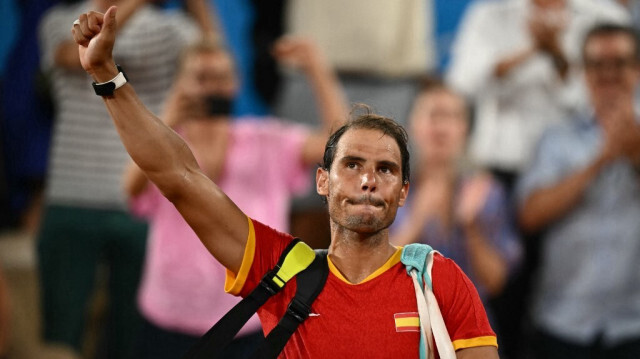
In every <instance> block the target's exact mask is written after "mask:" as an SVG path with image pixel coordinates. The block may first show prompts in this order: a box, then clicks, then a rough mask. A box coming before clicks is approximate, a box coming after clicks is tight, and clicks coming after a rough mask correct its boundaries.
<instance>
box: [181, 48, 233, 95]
mask: <svg viewBox="0 0 640 359" xmlns="http://www.w3.org/2000/svg"><path fill="white" fill-rule="evenodd" d="M181 80H182V81H184V82H183V84H184V85H185V88H186V91H188V92H189V93H191V94H192V95H195V96H219V97H224V98H229V99H232V98H234V97H235V95H236V93H237V91H238V82H237V79H236V76H235V72H234V67H233V61H232V59H231V56H230V55H229V54H227V53H226V52H224V51H215V52H201V53H192V54H190V55H189V56H187V57H186V58H185V59H184V63H183V69H182V75H181Z"/></svg>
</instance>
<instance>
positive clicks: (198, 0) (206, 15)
mask: <svg viewBox="0 0 640 359" xmlns="http://www.w3.org/2000/svg"><path fill="white" fill-rule="evenodd" d="M184 3H185V5H186V8H187V12H188V13H189V14H191V16H192V17H193V18H194V19H195V21H196V22H197V23H198V26H199V27H200V30H201V31H202V34H203V36H204V37H211V38H213V39H218V38H219V37H220V27H219V25H218V24H219V23H220V22H219V21H218V18H217V16H216V14H215V12H214V11H213V9H211V8H210V7H209V4H208V2H207V1H206V0H185V1H184Z"/></svg>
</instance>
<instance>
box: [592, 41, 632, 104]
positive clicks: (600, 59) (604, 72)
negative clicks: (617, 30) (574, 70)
mask: <svg viewBox="0 0 640 359" xmlns="http://www.w3.org/2000/svg"><path fill="white" fill-rule="evenodd" d="M634 53H635V48H634V43H633V40H632V39H631V38H630V37H629V36H628V35H626V34H607V35H596V36H594V37H592V38H590V39H589V40H588V42H587V44H586V45H585V49H584V70H585V79H586V82H587V87H588V88H589V93H590V95H591V100H592V103H593V105H594V107H595V108H596V109H598V108H599V107H601V106H608V104H614V103H618V101H620V100H624V101H632V100H633V96H634V92H635V88H636V85H637V83H638V78H639V77H638V75H639V74H640V72H639V67H638V62H637V61H636V59H635V56H634Z"/></svg>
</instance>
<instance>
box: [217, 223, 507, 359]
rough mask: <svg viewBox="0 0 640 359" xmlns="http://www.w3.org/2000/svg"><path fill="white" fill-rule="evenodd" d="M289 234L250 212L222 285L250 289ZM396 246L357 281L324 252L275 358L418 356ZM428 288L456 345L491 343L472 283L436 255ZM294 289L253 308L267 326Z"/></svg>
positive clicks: (415, 322) (409, 287)
mask: <svg viewBox="0 0 640 359" xmlns="http://www.w3.org/2000/svg"><path fill="white" fill-rule="evenodd" d="M291 240H292V237H291V236H290V235H288V234H284V233H280V232H278V231H276V230H274V229H272V228H269V227H267V226H265V225H263V224H261V223H259V222H257V221H252V220H249V238H248V242H247V246H246V248H245V253H244V258H243V262H242V265H241V267H240V270H239V272H238V275H237V276H236V275H234V274H233V273H231V272H230V271H227V274H228V276H227V283H226V284H225V289H226V290H227V291H228V292H229V293H231V294H234V295H241V296H243V297H244V296H246V295H248V294H249V293H250V292H251V291H252V290H253V289H254V288H255V287H256V285H257V284H258V283H259V282H260V279H262V277H263V276H264V274H265V273H266V272H267V271H269V270H270V269H271V268H273V266H275V265H276V264H277V262H278V259H279V258H280V254H281V253H282V251H283V250H284V248H285V247H286V246H287V244H288V243H289V242H290V241H291ZM401 252H402V251H401V249H400V248H399V249H398V251H397V252H396V253H395V254H394V255H393V256H391V258H389V260H388V261H387V262H386V263H385V264H384V265H383V266H382V267H380V268H379V269H378V270H376V271H375V272H374V273H372V274H371V275H370V276H369V277H367V278H366V279H365V280H364V281H362V282H361V283H358V284H352V283H349V282H348V281H347V280H346V279H345V278H344V277H343V276H342V274H341V273H340V272H339V271H338V270H337V269H336V268H335V267H334V266H333V264H332V263H331V260H329V270H330V271H329V277H328V278H327V282H326V284H325V286H324V289H323V290H322V292H321V293H320V295H319V296H318V298H317V299H316V300H315V301H314V302H313V304H312V306H311V315H310V316H309V318H308V319H307V320H306V321H305V322H304V323H302V325H300V327H298V330H297V331H296V332H295V333H294V334H293V336H292V337H291V339H289V342H288V343H287V345H286V346H285V347H284V350H283V352H282V354H281V355H280V358H323V359H324V358H344V357H349V358H418V357H419V352H418V346H419V342H420V332H419V325H420V324H419V319H418V307H417V304H416V296H415V290H414V287H413V282H412V280H411V277H410V276H409V275H408V274H407V271H406V269H405V266H404V265H403V264H402V263H401V262H400V255H401ZM432 277H433V278H432V281H433V289H434V294H435V296H436V299H437V300H438V304H439V306H440V310H441V311H442V316H443V317H444V321H445V324H446V326H447V330H448V332H449V336H450V337H451V340H452V341H453V345H454V347H455V349H456V350H457V349H462V348H469V347H475V346H484V345H493V346H497V341H496V336H495V333H494V332H493V331H492V330H491V327H490V326H489V321H488V319H487V315H486V313H485V310H484V307H483V306H482V303H481V302H480V298H479V297H478V293H477V292H476V289H475V287H474V286H473V284H472V283H471V282H470V281H469V279H468V278H467V277H466V276H465V275H464V273H463V272H462V271H461V270H460V268H458V266H457V265H456V264H455V263H454V262H453V261H451V260H449V259H446V258H444V257H442V256H440V255H436V256H434V265H433V270H432ZM295 291H296V283H295V280H291V281H290V283H289V284H287V285H286V286H285V288H284V289H283V290H282V292H281V293H279V294H277V295H275V296H274V297H272V298H271V299H269V300H268V301H267V303H265V305H264V306H262V308H260V310H259V311H258V316H259V317H260V320H261V322H262V327H263V329H264V332H265V333H269V332H270V331H271V330H272V329H273V328H274V327H275V326H276V325H277V323H278V321H279V320H280V318H281V317H282V316H283V315H284V313H285V311H286V308H287V305H288V303H289V301H290V300H291V298H292V297H293V295H294V294H295Z"/></svg>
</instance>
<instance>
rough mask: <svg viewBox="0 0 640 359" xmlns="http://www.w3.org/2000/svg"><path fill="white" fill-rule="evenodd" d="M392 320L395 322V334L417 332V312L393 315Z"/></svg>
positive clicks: (418, 319) (418, 325)
mask: <svg viewBox="0 0 640 359" xmlns="http://www.w3.org/2000/svg"><path fill="white" fill-rule="evenodd" d="M393 319H394V321H395V322H396V332H398V333H401V332H419V331H420V317H419V316H418V312H407V313H395V314H394V315H393Z"/></svg>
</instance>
